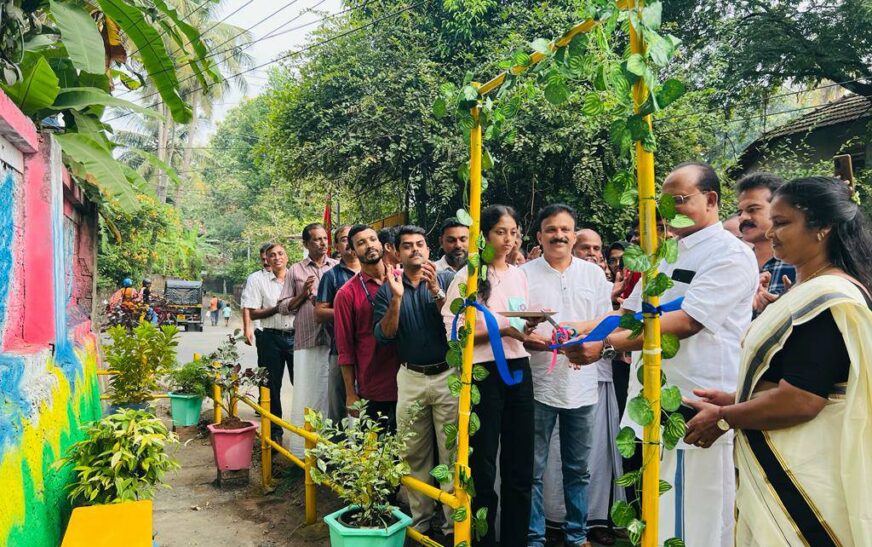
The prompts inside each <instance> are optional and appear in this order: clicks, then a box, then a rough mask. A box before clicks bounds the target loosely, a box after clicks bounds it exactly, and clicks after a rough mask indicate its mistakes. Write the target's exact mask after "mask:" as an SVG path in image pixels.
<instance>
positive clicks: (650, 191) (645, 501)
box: [630, 0, 660, 547]
mask: <svg viewBox="0 0 872 547" xmlns="http://www.w3.org/2000/svg"><path fill="white" fill-rule="evenodd" d="M636 6H637V7H636V8H635V9H636V10H637V11H638V13H639V17H641V16H642V6H643V2H642V1H641V0H640V1H639V2H638V3H637V5H636ZM631 21H632V19H631ZM630 50H631V51H632V52H633V53H638V54H640V55H642V56H644V55H645V43H644V41H643V40H642V37H641V36H640V35H639V34H638V33H637V32H636V29H635V28H633V26H632V23H631V24H630ZM649 91H650V90H649V89H648V88H647V86H646V85H645V80H644V79H642V78H640V79H639V81H637V82H636V83H635V84H634V85H633V103H634V104H635V107H636V110H637V111H638V109H639V107H640V106H641V105H642V104H643V103H644V102H645V100H646V99H647V98H648V93H649ZM645 123H647V124H648V127H649V128H650V127H651V116H650V115H649V116H646V117H645ZM636 177H637V184H638V188H639V234H640V238H641V243H642V249H644V250H645V252H646V253H648V254H652V253H654V251H656V249H657V220H656V210H657V205H656V201H655V200H656V196H655V188H654V154H652V153H651V152H647V151H645V149H644V148H642V144H641V143H639V142H637V143H636ZM655 273H656V272H655ZM643 283H645V281H644V280H643ZM645 301H646V302H648V303H649V304H651V305H652V306H657V305H659V304H660V298H659V297H656V296H649V297H645ZM643 336H644V338H643V341H644V343H643V345H642V371H643V379H644V388H643V394H644V396H645V398H646V399H647V400H648V401H649V402H650V403H651V409H652V411H653V413H654V420H653V421H652V422H651V423H650V424H648V425H647V426H645V430H644V432H643V441H644V443H643V444H642V461H643V464H644V466H645V468H644V473H643V475H642V520H643V521H644V522H645V532H644V534H643V535H642V546H643V547H656V546H657V539H658V524H659V515H660V505H659V504H660V317H659V316H657V315H656V314H655V315H651V316H648V317H645V333H644V335H643Z"/></svg>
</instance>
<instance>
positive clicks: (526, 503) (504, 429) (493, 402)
mask: <svg viewBox="0 0 872 547" xmlns="http://www.w3.org/2000/svg"><path fill="white" fill-rule="evenodd" d="M508 363H509V369H510V370H521V371H523V373H524V379H523V380H522V381H521V383H519V384H515V385H513V386H507V385H506V384H505V383H503V380H502V378H500V375H499V373H498V372H497V368H496V364H495V363H493V362H490V363H482V364H483V365H484V366H485V368H487V369H488V371H489V372H490V374H489V375H488V377H487V378H485V379H484V380H483V381H481V382H477V385H478V389H479V391H480V392H481V402H480V403H479V404H477V405H476V406H475V408H474V409H473V410H474V411H475V413H476V414H478V417H479V419H480V421H481V427H480V429H479V430H478V432H477V433H476V434H475V435H473V436H472V437H471V438H470V440H469V444H470V447H471V448H472V454H470V456H469V465H470V466H471V467H472V479H473V482H474V483H475V484H474V485H475V493H476V495H475V497H474V498H473V499H472V509H473V514H474V513H475V512H476V511H478V509H479V508H480V507H487V523H488V532H487V535H485V536H484V537H482V538H481V540H480V541H478V542H475V545H477V546H493V545H496V530H494V522H495V520H496V516H497V502H499V504H500V509H501V511H502V513H501V516H500V545H501V547H515V546H519V547H525V546H526V545H527V529H528V528H529V526H530V496H531V492H532V489H533V430H534V425H533V379H532V374H531V372H530V361H529V360H528V359H527V358H526V357H525V358H523V359H509V360H508ZM500 446H502V448H501V449H500V492H499V495H497V493H496V491H495V489H494V481H495V480H496V473H497V449H498V448H499V447H500Z"/></svg>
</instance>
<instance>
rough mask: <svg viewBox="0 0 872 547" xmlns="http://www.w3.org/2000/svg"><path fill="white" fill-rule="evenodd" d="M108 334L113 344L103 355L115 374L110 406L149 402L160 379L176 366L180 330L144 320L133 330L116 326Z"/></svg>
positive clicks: (112, 380)
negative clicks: (155, 324) (158, 325)
mask: <svg viewBox="0 0 872 547" xmlns="http://www.w3.org/2000/svg"><path fill="white" fill-rule="evenodd" d="M106 332H107V334H109V337H110V338H111V339H112V341H111V344H109V345H106V346H103V353H104V355H105V357H106V363H107V364H108V365H109V368H110V369H111V370H114V371H115V374H113V375H112V377H111V379H110V380H109V400H110V402H111V403H112V404H113V405H115V406H119V405H128V404H140V403H144V402H147V401H148V400H150V399H151V396H152V393H153V392H155V391H157V389H158V378H160V377H161V376H163V375H165V374H166V373H167V372H169V371H170V370H172V368H173V367H174V366H175V365H176V352H177V347H178V345H179V340H178V335H179V329H178V328H177V327H176V326H175V325H163V326H161V327H156V326H154V325H152V324H151V323H149V322H148V321H145V320H141V321H140V322H139V325H137V326H136V327H134V328H133V330H128V329H127V328H125V327H124V326H122V325H116V326H114V327H112V328H110V329H109V330H108V331H106Z"/></svg>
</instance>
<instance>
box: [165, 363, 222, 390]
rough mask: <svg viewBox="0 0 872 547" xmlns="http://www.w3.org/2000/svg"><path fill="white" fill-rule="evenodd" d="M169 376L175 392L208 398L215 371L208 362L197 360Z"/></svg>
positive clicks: (174, 370)
mask: <svg viewBox="0 0 872 547" xmlns="http://www.w3.org/2000/svg"><path fill="white" fill-rule="evenodd" d="M167 376H168V379H169V382H170V387H171V390H172V391H173V392H175V393H183V394H186V395H199V396H200V397H206V396H207V395H209V394H210V393H211V390H212V382H213V378H214V371H213V370H212V369H211V367H210V366H209V364H208V363H207V362H206V361H204V360H202V359H195V360H193V361H191V362H189V363H185V364H184V365H182V366H180V367H178V368H175V369H173V370H172V371H170V373H169V374H168V375H167Z"/></svg>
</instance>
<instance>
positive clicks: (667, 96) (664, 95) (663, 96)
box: [655, 78, 687, 109]
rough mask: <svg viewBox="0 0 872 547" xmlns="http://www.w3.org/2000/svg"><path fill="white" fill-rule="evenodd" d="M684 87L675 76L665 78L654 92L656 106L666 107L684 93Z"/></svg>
mask: <svg viewBox="0 0 872 547" xmlns="http://www.w3.org/2000/svg"><path fill="white" fill-rule="evenodd" d="M686 89H687V88H686V87H685V85H684V83H683V82H682V81H681V80H676V79H675V78H670V79H668V80H666V81H665V82H663V85H661V86H660V88H659V89H658V90H657V92H656V93H655V96H656V97H657V106H659V107H660V108H661V109H663V108H666V107H667V106H669V105H670V104H672V103H674V102H675V101H677V100H678V99H679V98H680V97H681V96H682V95H684V93H685V91H686Z"/></svg>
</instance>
